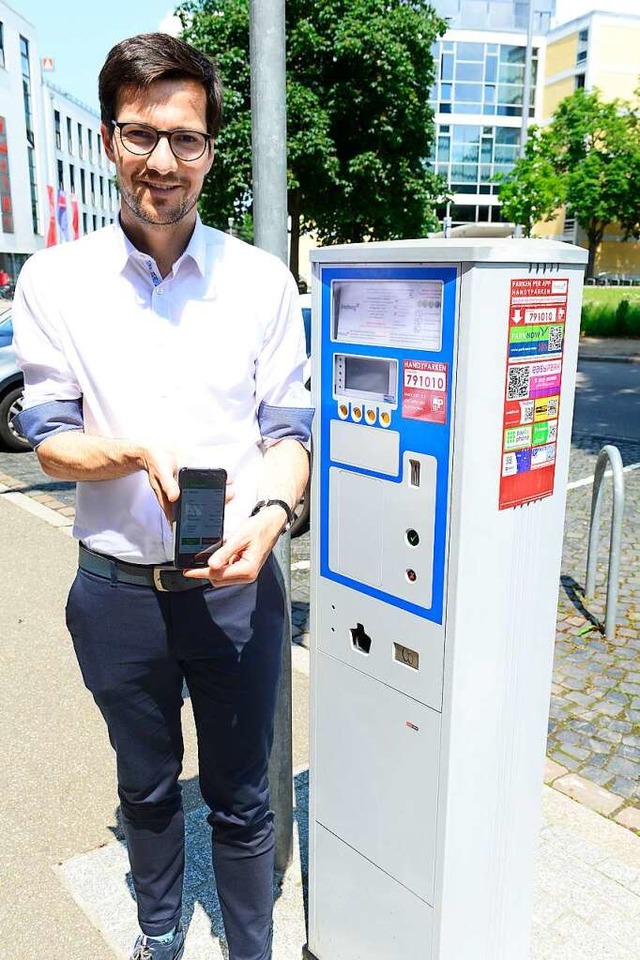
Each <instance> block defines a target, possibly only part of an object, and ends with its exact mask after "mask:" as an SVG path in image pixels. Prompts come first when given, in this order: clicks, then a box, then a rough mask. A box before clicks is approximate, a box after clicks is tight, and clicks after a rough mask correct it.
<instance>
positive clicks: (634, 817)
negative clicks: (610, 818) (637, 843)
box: [615, 807, 640, 832]
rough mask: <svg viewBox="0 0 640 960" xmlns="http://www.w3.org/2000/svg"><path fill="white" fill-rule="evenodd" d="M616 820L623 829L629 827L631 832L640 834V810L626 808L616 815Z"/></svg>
mask: <svg viewBox="0 0 640 960" xmlns="http://www.w3.org/2000/svg"><path fill="white" fill-rule="evenodd" d="M615 819H616V820H617V821H618V823H621V824H622V826H623V827H629V828H630V829H631V830H637V831H639V832H640V808H639V807H624V809H623V810H621V811H620V812H619V813H616V816H615Z"/></svg>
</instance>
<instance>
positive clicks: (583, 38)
mask: <svg viewBox="0 0 640 960" xmlns="http://www.w3.org/2000/svg"><path fill="white" fill-rule="evenodd" d="M578 40H579V41H580V43H588V42H589V30H588V29H587V30H581V31H580V33H579V34H578Z"/></svg>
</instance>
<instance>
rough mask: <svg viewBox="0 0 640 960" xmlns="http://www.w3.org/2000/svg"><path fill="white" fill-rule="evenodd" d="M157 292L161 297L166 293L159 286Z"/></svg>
mask: <svg viewBox="0 0 640 960" xmlns="http://www.w3.org/2000/svg"><path fill="white" fill-rule="evenodd" d="M156 293H157V294H158V296H159V297H161V296H162V294H163V293H164V290H162V289H161V288H160V287H157V288H156Z"/></svg>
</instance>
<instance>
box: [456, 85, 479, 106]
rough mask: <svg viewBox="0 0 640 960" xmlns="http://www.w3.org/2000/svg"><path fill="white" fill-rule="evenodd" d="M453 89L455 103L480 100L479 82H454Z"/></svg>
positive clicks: (477, 101)
mask: <svg viewBox="0 0 640 960" xmlns="http://www.w3.org/2000/svg"><path fill="white" fill-rule="evenodd" d="M454 91H455V101H456V104H457V103H481V101H482V87H481V86H480V84H479V83H456V85H455V88H454Z"/></svg>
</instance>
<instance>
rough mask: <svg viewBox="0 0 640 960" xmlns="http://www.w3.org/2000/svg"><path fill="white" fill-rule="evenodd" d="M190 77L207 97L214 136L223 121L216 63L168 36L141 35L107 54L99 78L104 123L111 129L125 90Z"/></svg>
mask: <svg viewBox="0 0 640 960" xmlns="http://www.w3.org/2000/svg"><path fill="white" fill-rule="evenodd" d="M184 78H191V79H193V80H197V82H198V83H200V84H202V87H203V89H204V92H205V94H206V97H207V112H206V119H207V132H208V133H210V134H212V135H213V136H214V137H215V136H216V135H217V133H218V131H219V130H220V122H221V120H222V85H221V83H220V77H219V76H218V72H217V70H216V67H215V64H214V62H213V60H211V59H210V58H209V57H208V56H206V54H204V53H201V52H200V50H196V48H195V47H192V46H191V45H190V44H188V43H185V42H184V40H179V39H178V38H177V37H172V36H170V35H169V34H168V33H141V34H139V35H138V36H137V37H129V39H128V40H122V41H121V42H120V43H117V44H116V45H115V47H112V49H111V50H110V51H109V53H108V54H107V59H106V60H105V62H104V66H103V67H102V70H101V71H100V76H99V78H98V93H99V97H100V114H101V119H102V122H103V123H104V125H105V126H106V127H108V129H109V130H111V122H112V120H115V119H116V109H117V106H118V96H119V94H120V92H121V91H122V89H123V88H124V87H133V88H134V89H137V90H142V89H144V87H148V86H149V84H151V83H154V82H155V81H156V80H174V79H175V80H181V79H184Z"/></svg>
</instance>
